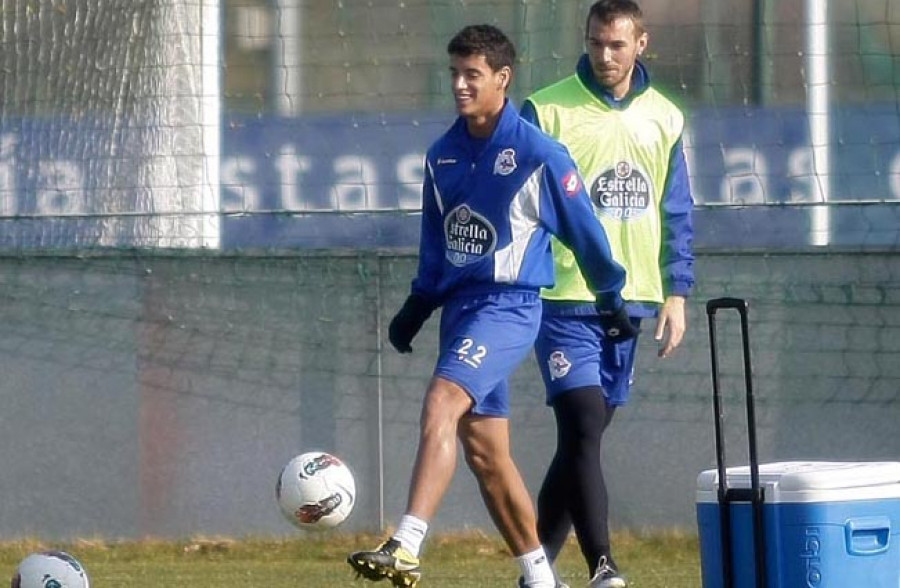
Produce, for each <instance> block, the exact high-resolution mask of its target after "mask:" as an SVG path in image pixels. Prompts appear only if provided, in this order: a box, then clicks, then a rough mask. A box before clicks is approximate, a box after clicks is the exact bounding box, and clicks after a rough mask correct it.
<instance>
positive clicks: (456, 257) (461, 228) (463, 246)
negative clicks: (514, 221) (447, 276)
mask: <svg viewBox="0 0 900 588" xmlns="http://www.w3.org/2000/svg"><path fill="white" fill-rule="evenodd" d="M444 239H445V241H446V243H447V250H446V251H447V252H446V256H447V260H448V261H449V262H450V263H452V264H453V265H455V266H457V267H462V266H464V265H468V264H470V263H475V262H476V261H478V260H480V259H482V258H483V257H484V256H486V255H490V254H491V253H493V252H494V248H495V247H496V246H497V231H496V229H494V227H493V225H491V223H489V222H488V220H487V219H486V218H484V217H483V216H481V215H480V214H478V213H477V212H475V211H473V210H472V209H471V208H469V207H468V206H467V205H465V204H463V205H460V206H457V207H456V208H454V209H453V210H451V211H450V214H448V215H447V218H446V219H444Z"/></svg>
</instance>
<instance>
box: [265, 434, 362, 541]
mask: <svg viewBox="0 0 900 588" xmlns="http://www.w3.org/2000/svg"><path fill="white" fill-rule="evenodd" d="M275 498H276V499H277V500H278V506H279V507H280V508H281V513H282V514H283V515H284V516H285V518H286V519H287V520H288V521H290V522H291V523H293V524H294V525H296V526H298V527H300V528H301V529H330V528H332V527H336V526H337V525H339V524H341V523H342V522H344V520H345V519H346V518H347V517H348V516H350V511H352V510H353V505H354V504H355V503H356V481H355V480H354V479H353V473H352V472H351V471H350V468H348V467H347V465H346V464H345V463H344V462H342V461H341V460H340V459H338V458H337V457H335V456H333V455H331V454H330V453H325V452H322V451H311V452H309V453H304V454H302V455H298V456H297V457H295V458H294V459H292V460H291V461H289V462H288V464H287V465H286V466H284V469H282V470H281V474H280V475H279V476H278V483H277V484H276V486H275Z"/></svg>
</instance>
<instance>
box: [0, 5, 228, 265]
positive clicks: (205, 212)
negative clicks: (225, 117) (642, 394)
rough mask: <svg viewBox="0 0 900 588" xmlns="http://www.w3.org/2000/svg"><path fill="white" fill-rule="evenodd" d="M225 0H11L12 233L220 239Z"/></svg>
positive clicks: (4, 160)
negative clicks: (220, 57)
mask: <svg viewBox="0 0 900 588" xmlns="http://www.w3.org/2000/svg"><path fill="white" fill-rule="evenodd" d="M217 4H218V2H215V3H212V2H207V0H203V1H201V0H190V1H189V0H146V1H136V0H52V1H51V0H39V1H34V2H22V1H20V0H3V1H2V3H0V31H2V32H0V34H2V38H0V43H2V51H0V60H2V68H0V97H2V110H0V116H2V121H3V125H2V127H0V202H2V204H0V227H2V239H3V242H2V245H3V246H6V247H14V248H18V247H40V248H69V247H78V248H89V247H96V246H117V247H209V246H212V247H215V246H217V244H218V228H217V216H216V213H217V210H218V194H217V192H216V185H217V177H216V176H217V169H218V157H219V151H220V150H219V134H220V133H219V113H218V104H219V96H218V94H219V88H218V84H217V80H216V75H217V72H218V64H217V62H216V57H217V47H218V42H219V39H218V31H217V27H216V24H217V22H218V9H217ZM210 27H212V29H210Z"/></svg>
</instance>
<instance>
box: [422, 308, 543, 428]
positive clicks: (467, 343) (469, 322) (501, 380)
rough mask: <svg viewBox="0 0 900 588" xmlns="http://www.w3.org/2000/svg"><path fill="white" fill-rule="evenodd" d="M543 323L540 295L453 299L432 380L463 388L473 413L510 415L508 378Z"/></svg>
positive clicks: (445, 310)
mask: <svg viewBox="0 0 900 588" xmlns="http://www.w3.org/2000/svg"><path fill="white" fill-rule="evenodd" d="M540 322H541V299H540V297H539V296H538V293H537V292H518V291H505V292H495V293H491V294H483V295H477V296H464V297H459V298H455V299H451V300H450V301H448V302H447V303H446V304H444V307H443V309H442V310H441V336H440V355H439V356H438V360H437V365H436V366H435V368H434V375H435V376H440V377H442V378H445V379H447V380H450V381H451V382H454V383H456V384H459V385H460V386H462V387H463V389H464V390H465V391H466V392H468V394H469V396H471V397H472V400H473V401H474V402H475V405H474V407H473V408H472V413H473V414H478V415H485V416H499V417H507V416H509V385H508V379H509V376H510V375H512V373H513V372H514V371H515V369H516V368H517V367H518V366H519V364H520V363H522V361H523V360H524V359H525V358H526V357H528V354H529V353H531V348H532V345H533V344H534V339H535V337H536V336H537V332H538V328H539V326H540Z"/></svg>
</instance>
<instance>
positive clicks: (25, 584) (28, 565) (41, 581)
mask: <svg viewBox="0 0 900 588" xmlns="http://www.w3.org/2000/svg"><path fill="white" fill-rule="evenodd" d="M90 586H91V583H90V581H89V580H88V575H87V572H85V571H84V567H83V566H82V565H81V563H79V561H78V560H77V559H75V558H74V557H72V556H71V555H69V554H68V553H66V552H65V551H42V552H39V553H32V554H31V555H29V556H28V557H26V558H25V559H23V560H22V562H21V563H20V564H19V567H18V569H17V570H16V575H14V576H13V578H12V588H90Z"/></svg>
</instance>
